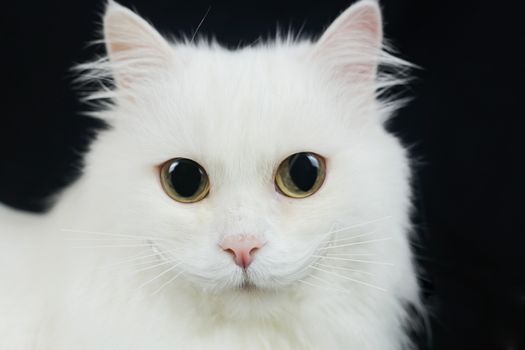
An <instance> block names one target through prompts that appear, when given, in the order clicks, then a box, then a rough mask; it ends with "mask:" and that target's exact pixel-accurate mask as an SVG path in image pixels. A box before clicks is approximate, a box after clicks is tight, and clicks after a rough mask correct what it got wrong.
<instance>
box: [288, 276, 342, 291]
mask: <svg viewBox="0 0 525 350" xmlns="http://www.w3.org/2000/svg"><path fill="white" fill-rule="evenodd" d="M298 281H299V282H301V283H304V284H306V285H309V286H311V287H315V288H321V289H327V290H333V291H336V292H340V293H345V294H348V293H349V292H348V291H347V290H343V289H337V288H333V287H327V286H320V285H317V284H314V283H310V282H308V281H305V280H302V279H301V280H298Z"/></svg>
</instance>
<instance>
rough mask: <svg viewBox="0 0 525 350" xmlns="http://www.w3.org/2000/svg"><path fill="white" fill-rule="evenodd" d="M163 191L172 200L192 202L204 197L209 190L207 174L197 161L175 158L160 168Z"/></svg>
mask: <svg viewBox="0 0 525 350" xmlns="http://www.w3.org/2000/svg"><path fill="white" fill-rule="evenodd" d="M160 180H161V183H162V187H163V188H164V191H165V192H166V193H167V194H168V196H170V197H171V198H173V199H174V200H176V201H178V202H182V203H194V202H198V201H200V200H202V199H204V198H205V197H206V196H207V195H208V192H209V191H210V181H209V178H208V174H206V171H205V170H204V168H203V167H202V166H200V165H199V163H197V162H195V161H193V160H191V159H188V158H175V159H171V160H169V161H167V162H166V163H164V164H163V165H162V166H161V168H160Z"/></svg>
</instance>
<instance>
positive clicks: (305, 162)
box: [275, 152, 326, 198]
mask: <svg viewBox="0 0 525 350" xmlns="http://www.w3.org/2000/svg"><path fill="white" fill-rule="evenodd" d="M325 175H326V167H325V162H324V159H323V157H321V156H320V155H318V154H315V153H310V152H301V153H295V154H292V155H291V156H289V157H288V158H286V159H285V160H284V161H283V162H282V163H281V164H280V165H279V168H278V169H277V173H276V174H275V186H276V187H277V189H278V190H279V191H280V192H281V193H282V194H284V195H285V196H287V197H291V198H305V197H308V196H311V195H312V194H314V193H315V192H317V190H319V188H320V187H321V185H322V184H323V181H324V178H325Z"/></svg>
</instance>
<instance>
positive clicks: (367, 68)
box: [82, 0, 409, 293]
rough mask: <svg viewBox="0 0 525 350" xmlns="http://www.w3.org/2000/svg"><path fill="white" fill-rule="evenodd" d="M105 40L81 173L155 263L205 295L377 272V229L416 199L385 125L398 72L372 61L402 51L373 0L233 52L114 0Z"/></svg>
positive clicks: (93, 68) (400, 222) (340, 283)
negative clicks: (100, 85)
mask: <svg viewBox="0 0 525 350" xmlns="http://www.w3.org/2000/svg"><path fill="white" fill-rule="evenodd" d="M104 40H105V44H106V48H107V51H108V58H107V59H104V60H101V61H97V62H94V63H89V64H87V65H83V66H82V68H83V69H86V68H87V69H88V70H87V71H86V72H85V78H86V79H88V80H92V79H95V80H97V81H99V82H100V81H104V79H106V78H108V77H112V78H113V79H114V81H115V87H114V88H112V89H102V90H101V91H98V92H96V93H94V94H92V95H90V97H91V98H94V99H99V98H102V99H111V104H110V105H109V106H108V107H107V108H106V109H105V110H103V111H99V112H97V113H96V114H97V116H98V117H101V118H104V119H105V120H107V121H108V122H109V123H110V125H111V126H112V130H110V131H108V132H106V133H105V134H104V135H102V136H101V138H100V140H99V141H98V143H97V145H96V146H95V147H94V152H93V154H92V155H91V157H90V159H89V162H88V176H91V177H92V178H96V179H97V180H96V181H97V182H98V183H100V188H99V189H98V191H100V192H101V193H102V194H101V195H102V196H105V197H104V199H103V200H100V204H99V208H100V212H101V213H103V214H101V215H104V213H106V214H107V215H108V216H109V215H110V216H111V218H112V219H111V220H108V221H109V222H111V221H113V222H114V223H115V226H116V227H118V231H119V232H123V233H125V234H127V235H136V236H137V237H138V238H143V239H144V240H145V241H147V242H149V243H151V245H152V249H153V251H154V252H156V253H158V255H159V257H160V258H161V259H162V261H164V262H167V264H166V265H164V267H165V273H166V274H165V275H164V277H168V276H171V277H175V276H178V277H177V278H178V279H179V280H183V281H184V282H185V283H188V284H190V285H193V286H195V287H197V289H198V290H204V291H207V292H214V293H230V292H232V291H237V292H238V291H239V290H241V291H242V290H259V291H272V292H273V293H275V292H276V291H277V292H279V291H281V290H285V289H290V288H293V287H298V288H307V289H308V288H310V289H315V288H321V289H322V288H324V287H326V288H327V289H329V290H335V291H337V290H347V289H349V288H366V287H365V286H363V285H360V284H359V283H355V282H352V279H354V280H355V281H362V282H367V283H369V284H370V285H373V284H374V277H373V275H372V277H370V276H369V275H367V274H366V273H370V271H374V270H381V269H382V268H383V267H382V265H381V264H379V265H377V264H373V263H366V261H373V260H375V261H377V262H379V263H380V262H386V261H384V260H386V259H384V257H385V256H387V255H388V254H386V253H385V251H386V244H387V243H386V242H385V241H384V240H382V239H383V238H384V236H382V235H380V236H378V234H377V232H387V231H388V230H389V228H392V229H391V230H390V231H391V234H392V235H395V234H398V233H399V232H400V231H402V230H398V228H400V227H403V226H404V225H406V224H407V211H408V205H409V187H408V177H409V171H408V166H407V161H406V157H405V152H404V150H403V148H402V147H401V146H400V145H399V143H398V141H397V140H396V139H395V138H394V137H392V136H391V135H389V134H388V133H387V132H386V131H385V130H384V127H383V123H384V120H385V118H386V117H387V116H388V113H389V111H390V108H391V107H392V104H391V103H385V102H382V101H380V99H379V98H378V93H379V91H380V90H382V89H383V88H384V87H385V86H387V85H389V84H392V83H396V82H397V81H396V80H395V79H394V78H392V77H391V76H390V77H388V78H385V77H386V76H383V75H381V76H380V75H379V73H378V67H379V66H380V65H382V64H387V65H394V66H397V67H400V68H402V67H403V62H402V61H400V60H397V59H395V58H393V57H392V56H390V55H388V54H386V53H385V52H384V50H383V47H382V41H383V37H382V24H381V14H380V9H379V6H378V4H377V3H376V2H375V1H371V0H364V1H360V2H358V3H357V4H355V5H353V6H352V7H350V8H349V9H348V10H346V11H345V12H344V13H342V14H341V15H340V17H339V18H338V19H337V20H335V21H334V22H333V24H332V25H331V26H330V27H329V28H328V29H327V30H326V31H325V32H324V34H323V35H322V36H321V37H320V39H319V40H315V41H297V42H296V41H294V40H292V39H277V40H276V41H275V42H271V43H262V44H261V43H259V44H257V45H254V46H248V47H245V48H242V49H239V50H235V51H230V50H228V49H225V48H223V47H221V46H219V45H218V44H215V43H211V44H210V43H203V42H202V41H199V42H198V43H194V42H192V40H187V41H181V42H176V43H168V42H167V41H166V40H165V39H164V38H163V37H162V36H161V35H159V34H158V33H157V32H156V31H155V30H154V29H153V28H152V27H151V26H150V25H149V24H148V23H147V22H146V21H144V20H143V19H142V18H140V17H139V16H138V15H136V14H134V13H133V12H131V11H130V10H128V9H126V8H123V7H121V6H119V5H117V4H115V3H110V4H109V6H108V8H107V12H106V14H105V17H104ZM109 213H111V214H109ZM390 231H388V232H390ZM398 231H399V232H398ZM359 237H360V238H359ZM394 238H395V237H394ZM334 239H338V240H339V241H337V242H336V241H334ZM374 240H376V241H377V242H374ZM358 242H361V243H362V244H357V245H355V248H354V247H352V246H353V244H352V243H358ZM341 243H346V244H341ZM330 244H331V245H332V246H334V245H341V247H340V248H336V249H335V250H330V248H329V246H330ZM327 245H328V246H327ZM338 254H339V255H338ZM385 254H386V255H385ZM323 256H327V257H331V259H330V258H328V259H326V258H323V259H322V260H320V259H321V257H323ZM337 257H339V258H337ZM330 266H332V267H334V268H335V267H336V266H337V267H338V268H339V270H331V267H330ZM345 269H346V270H345ZM324 270H329V271H331V273H332V274H330V272H328V273H327V272H326V271H325V272H323V271H324ZM352 270H354V271H357V270H359V271H362V272H363V273H365V274H360V273H357V274H355V275H350V274H349V273H351V271H352ZM382 271H383V270H381V271H378V273H383V272H382ZM334 272H335V275H334ZM376 272H377V271H376ZM387 273H390V271H388V272H387ZM338 275H340V276H343V277H342V278H337V276H338ZM313 276H314V277H313ZM344 276H346V277H347V278H346V279H345V277H344ZM312 277H313V278H312ZM315 278H318V279H315ZM167 280H169V279H167ZM322 281H325V282H322ZM327 281H329V282H330V283H328V282H327ZM176 283H177V282H174V284H176ZM334 283H335V286H336V287H334ZM365 284H366V283H365ZM384 287H386V288H388V286H384Z"/></svg>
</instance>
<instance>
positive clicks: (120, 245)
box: [71, 243, 151, 249]
mask: <svg viewBox="0 0 525 350" xmlns="http://www.w3.org/2000/svg"><path fill="white" fill-rule="evenodd" d="M150 246H151V244H149V243H145V244H109V245H85V246H72V247H71V248H73V249H95V248H140V247H150Z"/></svg>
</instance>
